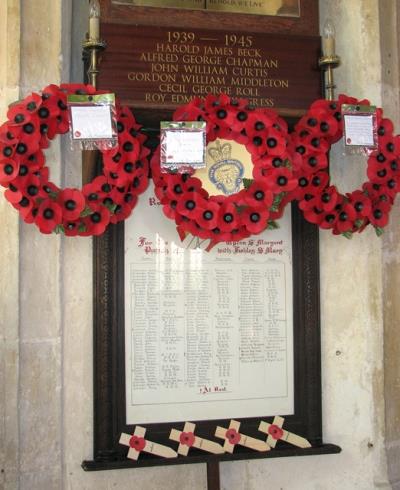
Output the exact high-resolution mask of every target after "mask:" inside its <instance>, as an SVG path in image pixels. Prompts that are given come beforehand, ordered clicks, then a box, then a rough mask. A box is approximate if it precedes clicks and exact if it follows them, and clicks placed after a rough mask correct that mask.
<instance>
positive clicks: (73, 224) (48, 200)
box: [0, 84, 149, 236]
mask: <svg viewBox="0 0 400 490" xmlns="http://www.w3.org/2000/svg"><path fill="white" fill-rule="evenodd" d="M73 93H78V94H90V95H93V94H98V93H103V92H99V91H96V89H95V88H94V87H92V86H90V85H81V84H63V85H61V86H60V87H58V86H56V85H49V86H48V87H46V88H44V89H43V91H42V94H41V95H39V94H37V93H32V94H31V95H29V96H27V97H26V98H25V99H23V100H22V101H19V102H17V103H15V104H13V105H11V106H10V107H9V110H8V112H7V118H8V120H7V122H5V123H4V124H3V125H2V126H1V127H0V184H1V185H2V186H3V187H6V188H7V189H6V191H5V192H4V195H5V198H6V199H7V200H8V201H9V202H10V203H11V204H12V205H13V206H14V208H15V209H17V210H18V211H19V213H20V215H21V217H22V218H23V220H24V221H25V222H26V223H34V224H35V225H36V226H37V227H38V228H39V230H40V231H41V232H42V233H47V234H48V233H52V232H56V233H65V235H67V236H76V235H81V236H89V235H100V234H102V233H103V232H104V231H105V229H106V227H107V225H108V224H109V223H117V222H118V221H121V220H124V219H126V218H127V217H128V216H129V215H130V213H131V212H132V209H133V208H134V206H135V204H136V201H137V196H138V195H139V194H141V193H142V192H143V191H144V190H145V189H146V187H147V185H148V159H147V158H146V157H147V155H148V153H149V150H148V149H147V148H145V147H144V146H143V143H144V142H145V139H146V137H145V136H144V135H142V134H141V133H140V132H139V129H140V126H139V125H138V124H137V123H136V121H135V119H134V117H133V114H132V112H131V111H130V110H129V109H128V108H126V107H120V106H118V104H117V125H118V147H116V148H114V149H111V150H103V151H102V154H103V172H102V175H100V176H98V177H96V178H95V179H94V180H93V181H92V182H90V183H88V184H86V185H84V186H83V188H82V189H81V190H79V189H75V188H65V189H60V188H59V187H57V186H56V185H55V184H53V183H52V182H50V180H49V168H48V167H47V166H46V165H45V155H44V153H43V150H44V149H46V148H48V147H49V144H50V141H51V140H53V139H54V138H55V136H56V135H58V134H64V133H66V132H67V131H68V130H69V119H68V110H67V104H66V102H67V95H68V94H73Z"/></svg>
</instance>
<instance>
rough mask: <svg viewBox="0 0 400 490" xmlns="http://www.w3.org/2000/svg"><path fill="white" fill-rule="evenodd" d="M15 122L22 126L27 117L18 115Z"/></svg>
mask: <svg viewBox="0 0 400 490" xmlns="http://www.w3.org/2000/svg"><path fill="white" fill-rule="evenodd" d="M14 121H15V122H16V123H17V124H21V123H22V122H24V121H25V116H24V115H23V114H17V115H16V116H15V117H14Z"/></svg>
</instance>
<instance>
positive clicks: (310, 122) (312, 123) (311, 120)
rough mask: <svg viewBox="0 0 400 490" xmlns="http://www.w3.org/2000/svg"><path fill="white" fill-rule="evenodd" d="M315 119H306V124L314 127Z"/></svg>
mask: <svg viewBox="0 0 400 490" xmlns="http://www.w3.org/2000/svg"><path fill="white" fill-rule="evenodd" d="M317 122H318V121H317V120H316V119H315V117H310V119H309V120H308V121H307V124H308V125H309V126H311V127H314V126H316V125H317Z"/></svg>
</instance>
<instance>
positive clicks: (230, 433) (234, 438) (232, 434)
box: [225, 429, 241, 446]
mask: <svg viewBox="0 0 400 490" xmlns="http://www.w3.org/2000/svg"><path fill="white" fill-rule="evenodd" d="M225 437H226V439H227V440H228V441H229V442H230V444H232V445H233V446H235V445H236V444H239V442H240V438H241V436H240V434H239V432H238V431H237V430H235V429H228V430H227V431H226V433H225Z"/></svg>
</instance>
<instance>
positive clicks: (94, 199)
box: [88, 192, 98, 201]
mask: <svg viewBox="0 0 400 490" xmlns="http://www.w3.org/2000/svg"><path fill="white" fill-rule="evenodd" d="M88 199H89V201H97V199H98V195H97V194H96V193H95V192H92V193H91V194H89V197H88Z"/></svg>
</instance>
